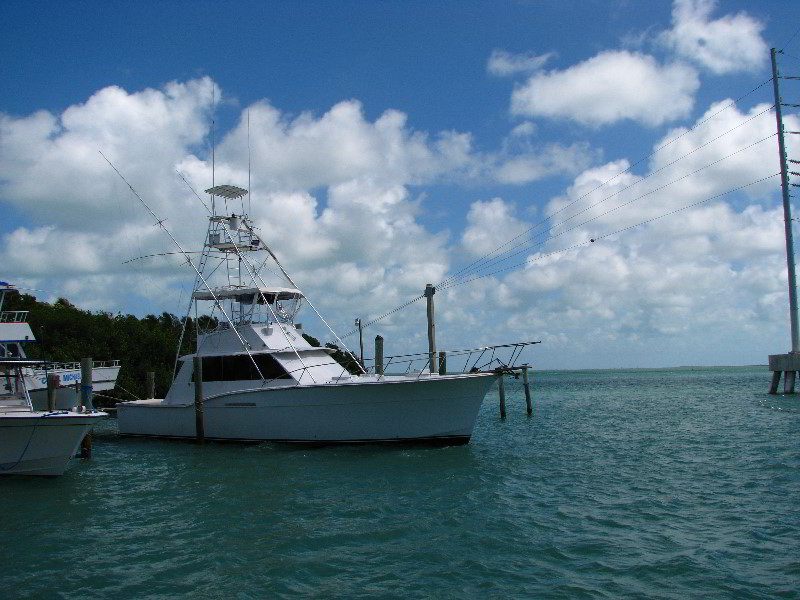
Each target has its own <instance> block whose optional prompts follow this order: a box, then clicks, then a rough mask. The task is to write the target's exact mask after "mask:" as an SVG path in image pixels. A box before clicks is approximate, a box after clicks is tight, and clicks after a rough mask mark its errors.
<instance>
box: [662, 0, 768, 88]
mask: <svg viewBox="0 0 800 600" xmlns="http://www.w3.org/2000/svg"><path fill="white" fill-rule="evenodd" d="M715 6H716V2H715V1H714V0H675V4H674V6H673V9H672V29H670V30H668V31H665V32H664V33H663V34H662V35H661V37H660V40H661V42H662V43H663V44H664V45H665V46H666V47H668V48H670V49H671V50H673V51H674V52H676V53H677V54H678V55H679V56H681V57H682V58H684V59H687V60H690V61H692V62H694V63H696V64H698V65H701V66H702V67H705V68H706V69H708V70H710V71H711V72H712V73H716V74H717V75H724V74H726V73H735V72H739V71H757V70H758V69H760V68H761V67H763V65H764V63H765V62H766V60H767V55H768V52H769V49H768V48H767V44H766V43H765V42H764V40H763V38H762V37H761V32H762V31H763V30H764V27H765V25H764V23H762V22H761V21H759V20H757V19H755V18H753V17H751V16H750V15H748V14H747V13H744V12H741V13H737V14H735V15H725V16H723V17H720V18H719V19H713V20H712V19H711V14H712V12H713V11H714V8H715Z"/></svg>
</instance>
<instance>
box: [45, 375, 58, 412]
mask: <svg viewBox="0 0 800 600" xmlns="http://www.w3.org/2000/svg"><path fill="white" fill-rule="evenodd" d="M60 383H61V378H60V377H59V376H58V375H56V374H55V373H51V374H50V375H48V376H47V410H49V411H50V412H53V411H54V410H55V409H56V392H58V386H59V384H60Z"/></svg>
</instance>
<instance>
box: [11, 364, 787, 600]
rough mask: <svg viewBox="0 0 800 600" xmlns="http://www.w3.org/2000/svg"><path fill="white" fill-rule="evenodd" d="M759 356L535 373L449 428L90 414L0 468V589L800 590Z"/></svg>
mask: <svg viewBox="0 0 800 600" xmlns="http://www.w3.org/2000/svg"><path fill="white" fill-rule="evenodd" d="M768 385H769V373H768V372H767V371H766V369H765V368H764V367H761V368H730V369H699V370H663V371H592V372H589V371H586V372H545V373H536V374H535V376H534V381H533V391H534V407H535V411H534V416H533V417H532V418H528V417H527V416H526V415H525V403H524V399H523V396H522V390H521V385H520V382H519V381H515V380H510V381H508V382H507V385H506V390H507V395H508V399H507V402H508V417H507V419H506V420H505V421H501V420H500V419H499V416H498V412H499V411H498V400H497V391H496V388H495V389H494V390H493V391H491V392H490V393H489V395H488V396H487V399H486V401H485V402H484V405H483V409H482V411H481V414H480V417H479V420H478V424H477V427H476V431H475V435H474V437H473V439H472V442H471V443H470V444H469V445H467V446H459V447H451V448H418V447H404V448H386V447H379V446H359V447H341V446H340V447H327V448H316V449H309V448H294V447H285V446H280V445H271V444H262V445H250V446H240V445H225V444H211V445H207V446H204V447H199V446H195V445H194V444H190V443H184V442H166V441H151V440H138V439H126V438H120V437H118V436H117V434H116V423H115V422H114V421H113V420H111V421H108V422H106V423H104V424H103V426H102V427H101V428H100V429H99V430H97V431H96V435H95V441H94V456H93V458H92V459H91V461H88V462H85V461H84V462H82V461H80V460H76V461H74V464H73V466H72V467H71V469H70V470H69V471H68V472H67V474H66V475H64V476H63V477H61V478H56V479H37V478H20V477H17V478H13V477H12V478H4V479H0V499H2V504H3V516H2V521H1V523H2V524H0V548H2V550H0V551H1V552H2V563H1V564H0V590H2V593H3V596H4V597H9V598H25V597H45V598H47V597H60V598H108V597H120V598H122V597H124V598H166V597H201V598H298V597H312V598H313V597H318V598H328V597H331V598H334V597H338V598H357V597H364V598H465V597H481V598H528V597H553V598H558V597H564V598H597V597H631V596H636V597H659V598H686V597H699V596H709V597H735V598H765V597H776V596H778V597H780V596H783V597H798V595H799V592H798V590H800V396H798V397H782V396H768V395H767V394H766V390H767V387H768Z"/></svg>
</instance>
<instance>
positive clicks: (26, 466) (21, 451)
mask: <svg viewBox="0 0 800 600" xmlns="http://www.w3.org/2000/svg"><path fill="white" fill-rule="evenodd" d="M106 416H107V415H106V413H102V412H98V413H87V414H81V413H66V412H60V413H55V412H54V413H31V412H26V413H9V414H0V475H61V474H62V473H64V470H65V469H66V468H67V464H68V463H69V459H70V458H72V457H73V456H75V453H76V452H77V450H78V447H79V446H80V443H81V441H82V440H83V438H84V437H85V436H86V434H87V433H89V431H90V430H91V428H92V427H93V426H94V425H95V424H96V423H97V421H98V419H101V418H104V417H106Z"/></svg>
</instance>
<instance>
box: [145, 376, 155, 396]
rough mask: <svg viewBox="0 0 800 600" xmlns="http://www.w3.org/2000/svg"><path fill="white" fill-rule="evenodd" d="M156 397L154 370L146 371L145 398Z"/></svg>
mask: <svg viewBox="0 0 800 600" xmlns="http://www.w3.org/2000/svg"><path fill="white" fill-rule="evenodd" d="M155 397H156V373H155V371H148V372H147V399H148V400H152V399H153V398H155Z"/></svg>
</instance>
